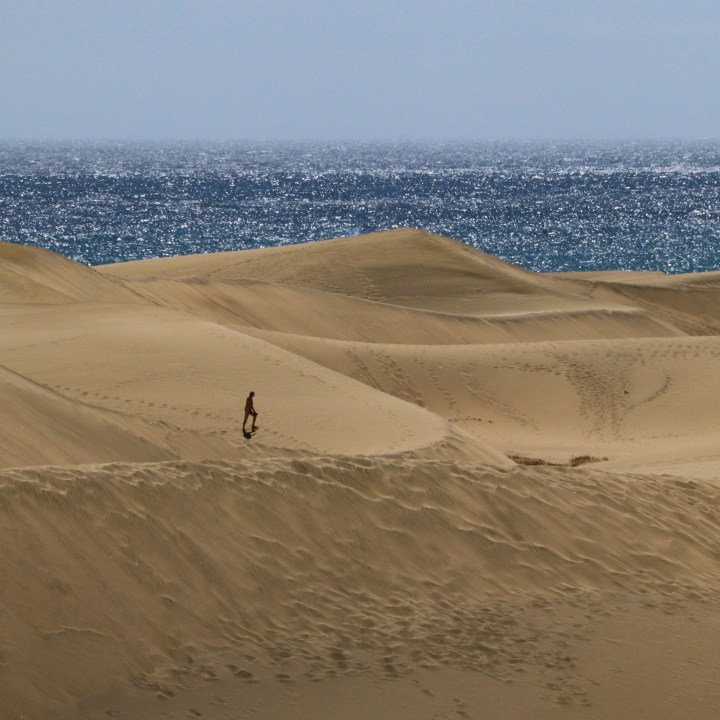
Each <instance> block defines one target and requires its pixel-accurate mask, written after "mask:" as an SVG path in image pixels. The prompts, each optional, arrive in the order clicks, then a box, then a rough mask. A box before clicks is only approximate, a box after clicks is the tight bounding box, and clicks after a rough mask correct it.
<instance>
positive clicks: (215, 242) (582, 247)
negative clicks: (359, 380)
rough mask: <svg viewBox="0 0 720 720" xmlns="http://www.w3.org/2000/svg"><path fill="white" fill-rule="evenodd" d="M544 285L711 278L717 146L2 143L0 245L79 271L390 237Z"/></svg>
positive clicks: (719, 231)
mask: <svg viewBox="0 0 720 720" xmlns="http://www.w3.org/2000/svg"><path fill="white" fill-rule="evenodd" d="M407 226H411V227H418V228H423V229H426V230H431V231H433V232H437V233H441V234H443V235H448V236H450V237H453V238H456V239H457V240H461V241H462V242H465V243H468V244H470V245H474V246H475V247H477V248H480V249H481V250H485V251H487V252H489V253H492V254H493V255H497V256H499V257H502V258H504V259H506V260H509V261H511V262H514V263H517V264H519V265H522V266H525V267H528V268H531V269H534V270H542V271H550V270H581V269H582V270H590V269H615V268H622V269H652V270H663V271H666V272H672V273H675V272H689V271H701V270H711V269H718V268H720V144H719V143H710V142H705V143H701V142H698V143H665V144H657V143H654V144H650V143H648V144H643V143H626V144H617V143H616V144H582V143H566V144H562V143H559V144H542V143H527V144H503V143H485V144H442V145H433V144H426V145H420V144H371V145H370V144H365V145H360V144H358V145H340V144H326V145H324V144H281V145H277V144H273V145H268V144H203V145H198V144H166V145H163V144H117V143H116V144H112V143H103V144H100V143H93V144H72V143H69V144H37V143H36V144H27V143H23V144H19V143H0V240H3V241H7V242H15V243H23V244H30V245H38V246H41V247H44V248H48V249H50V250H54V251H56V252H59V253H62V254H64V255H66V256H68V257H70V258H73V259H75V260H78V261H80V262H84V263H87V264H90V265H96V264H101V263H110V262H118V261H124V260H135V259H142V258H148V257H161V256H169V255H182V254H188V253H198V252H214V251H218V250H235V249H242V248H256V247H267V246H272V245H280V244H288V243H302V242H308V241H311V240H318V239H323V238H331V237H339V236H344V235H353V234H358V233H365V232H370V231H373V230H383V229H387V228H394V227H407Z"/></svg>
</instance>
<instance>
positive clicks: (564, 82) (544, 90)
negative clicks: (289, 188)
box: [0, 0, 720, 140]
mask: <svg viewBox="0 0 720 720" xmlns="http://www.w3.org/2000/svg"><path fill="white" fill-rule="evenodd" d="M0 17H1V18H2V20H1V22H0V139H33V140H82V139H93V140H102V139H114V140H176V139H177V140H180V139H183V140H534V139H720V131H719V122H720V93H719V92H718V83H719V80H718V79H719V78H720V42H718V37H719V36H720V32H719V31H720V3H719V2H718V1H717V0H605V1H604V2H599V1H598V0H415V1H410V0H362V1H353V0H346V1H345V2H339V0H305V1H304V2H298V0H122V2H120V1H112V0H0Z"/></svg>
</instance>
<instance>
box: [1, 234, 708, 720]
mask: <svg viewBox="0 0 720 720" xmlns="http://www.w3.org/2000/svg"><path fill="white" fill-rule="evenodd" d="M719 301H720V274H719V273H705V274H696V275H680V276H673V277H667V276H664V275H662V274H659V273H639V272H633V273H622V272H608V273H598V272H595V273H567V274H557V273H554V274H548V275H540V274H536V273H532V272H529V271H526V270H523V269H521V268H518V267H514V266H512V265H509V264H507V263H505V262H503V261H501V260H499V259H497V258H494V257H490V256H488V255H486V254H483V253H481V252H479V251H477V250H474V249H472V248H469V247H467V246H464V245H462V244H460V243H457V242H455V241H453V240H451V239H448V238H443V237H439V236H436V235H431V234H428V233H424V232H420V231H415V230H394V231H389V232H385V233H377V234H374V235H370V236H364V237H353V238H345V239H339V240H330V241H325V242H318V243H312V244H307V245H299V246H288V247H281V248H272V249H265V250H251V251H241V252H234V253H221V254H213V255H196V256H189V257H178V258H167V259H158V260H145V261H140V262H133V263H125V264H119V265H112V266H103V267H98V268H94V269H91V268H87V267H84V266H80V265H77V264H75V263H73V262H71V261H69V260H67V259H64V258H62V257H59V256H56V255H53V254H51V253H49V252H46V251H42V250H37V249H32V248H25V247H20V246H16V245H7V244H0V358H1V360H0V407H1V408H2V412H0V468H2V469H0V539H2V547H3V551H2V555H1V556H0V557H1V558H2V567H3V582H2V590H1V591H0V592H1V596H0V597H1V599H0V628H1V629H2V637H3V644H2V647H0V698H1V701H0V707H1V709H2V710H1V712H0V718H2V720H5V718H8V720H16V719H19V718H23V719H27V718H33V719H35V718H37V719H39V720H46V719H49V718H58V719H59V720H83V719H85V718H87V719H92V720H95V719H98V720H100V719H102V720H107V718H113V719H115V720H130V719H132V720H135V719H138V718H142V720H154V719H155V718H157V719H160V718H206V719H207V720H226V719H227V720H231V719H232V720H236V719H239V718H253V719H258V720H260V719H265V718H267V719H268V720H285V719H287V720H290V719H293V720H303V719H305V718H307V720H324V719H327V720H330V719H331V718H332V719H333V720H334V719H335V718H347V719H349V720H373V719H375V718H390V719H398V720H401V719H402V720H405V719H407V720H411V719H412V720H415V719H420V720H424V719H427V720H439V719H441V718H448V719H450V718H463V717H466V718H487V719H489V720H504V719H510V720H513V719H515V718H517V719H520V718H528V717H532V718H540V719H541V720H542V719H544V718H547V719H551V718H552V719H554V718H558V717H564V718H569V719H571V720H574V719H575V718H577V719H586V718H623V720H633V719H638V720H639V719H640V718H651V717H652V718H658V719H659V720H671V719H672V720H674V719H676V718H678V719H679V718H693V719H700V720H704V719H705V718H707V719H708V720H709V719H710V718H712V719H713V720H714V719H715V718H716V717H717V708H718V707H720V683H718V682H717V680H718V678H719V677H720V663H719V662H718V660H717V648H718V647H720V621H719V620H718V618H719V617H720V613H719V612H718V610H720V607H718V600H717V597H718V592H719V591H720V564H719V562H718V550H717V547H718V540H719V538H720V499H719V498H720V450H719V449H718V447H719V446H718V433H719V430H720V377H719V374H720V373H719V371H718V367H719V366H720V335H719V332H720V302H719ZM250 390H254V391H255V406H256V408H257V410H258V411H259V413H260V414H259V418H258V425H259V429H258V431H257V432H256V433H255V434H254V435H253V436H252V437H251V438H250V439H247V438H245V437H244V436H243V433H242V420H243V407H244V402H245V397H246V395H247V394H248V392H249V391H250Z"/></svg>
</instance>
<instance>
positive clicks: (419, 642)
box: [0, 457, 720, 717]
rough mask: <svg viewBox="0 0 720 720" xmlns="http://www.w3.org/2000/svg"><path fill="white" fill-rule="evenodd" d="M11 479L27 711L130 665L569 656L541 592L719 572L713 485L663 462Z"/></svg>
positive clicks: (524, 660)
mask: <svg viewBox="0 0 720 720" xmlns="http://www.w3.org/2000/svg"><path fill="white" fill-rule="evenodd" d="M620 498H621V501H620ZM0 500H1V501H2V502H0V513H2V519H1V520H2V521H1V522H0V532H1V533H2V540H3V545H4V547H5V548H6V550H5V551H4V554H3V563H4V570H5V577H6V578H9V577H12V578H18V579H19V578H22V582H19V583H15V584H12V585H11V584H9V583H7V582H6V583H3V588H2V590H1V591H0V592H1V593H2V600H3V608H4V613H3V615H2V616H1V618H0V623H2V632H3V637H4V638H5V643H4V647H3V659H4V662H3V664H2V665H0V688H1V689H2V696H3V700H4V705H5V707H6V708H10V709H12V710H13V711H15V712H16V713H18V714H20V713H28V714H30V716H34V713H36V712H38V710H39V709H43V710H44V711H45V712H50V713H52V716H53V717H70V716H71V717H78V715H77V714H75V715H72V714H70V713H69V711H68V709H67V705H66V701H65V698H68V697H70V698H87V697H92V696H93V694H94V693H99V692H100V691H102V690H103V689H104V688H106V687H107V682H108V678H113V677H131V678H134V680H133V682H134V684H135V687H136V688H138V689H140V690H142V689H144V690H145V692H147V693H148V695H149V697H150V698H151V699H152V698H153V696H155V695H157V696H158V697H159V699H163V698H164V699H166V700H167V699H170V698H171V697H172V696H173V695H174V694H175V693H177V692H179V691H180V690H181V689H182V688H185V687H192V686H193V685H197V684H203V683H207V682H208V680H209V679H212V677H211V676H216V677H217V674H218V673H221V674H222V673H226V674H228V675H229V674H230V673H229V671H230V672H232V673H236V674H237V677H238V678H239V679H240V680H243V679H244V680H245V681H250V682H254V681H256V680H257V679H260V678H263V677H264V676H265V675H267V676H268V677H272V676H273V675H274V676H275V677H284V678H287V679H289V680H293V679H301V678H310V679H318V680H322V679H329V678H331V677H335V678H337V677H353V676H366V677H367V676H369V677H374V678H377V679H381V678H392V677H398V676H402V675H404V674H406V673H408V672H410V671H411V669H412V668H413V667H417V666H424V667H427V668H439V667H443V666H445V667H456V668H464V669H474V670H476V671H481V672H483V673H489V674H490V675H492V676H494V677H499V678H503V679H512V678H516V677H518V673H519V672H523V671H527V670H532V669H533V668H538V667H543V668H544V672H550V673H551V674H552V673H557V674H560V675H562V673H563V672H564V671H563V668H562V665H563V663H562V662H560V661H558V660H556V659H555V655H554V654H553V653H552V652H550V651H549V650H548V649H547V647H546V643H547V640H548V638H549V636H550V635H551V634H552V632H551V631H550V630H547V631H545V633H544V632H543V631H539V630H538V629H536V630H535V633H534V638H535V639H534V640H530V641H529V640H528V637H527V636H526V634H525V633H527V628H524V627H522V625H519V624H518V617H519V616H521V615H522V608H523V603H524V602H527V603H539V605H537V606H538V607H543V603H544V602H545V601H543V600H542V599H541V595H544V594H547V593H553V594H554V595H555V602H556V603H557V604H558V605H562V604H563V602H565V601H567V602H577V601H578V600H579V599H580V598H583V600H582V601H583V602H584V603H587V604H588V607H590V606H592V602H593V601H592V597H593V594H594V593H597V592H620V591H622V590H626V591H632V592H633V593H635V594H641V595H645V596H646V598H647V599H648V601H650V600H651V599H653V601H654V602H661V601H662V599H663V598H665V599H666V600H667V601H668V602H670V601H672V598H673V597H674V596H675V594H676V593H677V592H678V590H679V589H680V588H682V589H683V591H684V592H685V593H686V594H688V595H690V596H692V597H695V598H697V599H702V598H705V597H710V596H712V595H713V594H714V593H715V589H716V587H717V584H718V579H719V578H718V566H717V551H716V547H715V545H716V543H715V540H716V537H717V532H718V529H719V524H720V506H719V505H718V497H717V493H716V492H709V491H708V490H704V489H703V488H701V487H698V486H696V485H694V484H688V483H683V482H673V481H668V482H665V483H662V484H658V483H657V482H656V481H655V480H654V479H652V478H642V477H637V478H634V479H633V481H632V482H627V481H626V480H624V479H621V478H618V479H613V478H612V477H611V476H607V475H604V474H599V473H590V472H588V471H583V472H582V473H578V472H575V471H569V470H565V471H559V470H557V469H552V471H551V470H550V469H542V468H538V469H529V468H522V469H520V468H515V469H506V470H502V469H491V468H484V469H480V468H478V467H477V466H465V465H462V464H458V463H442V462H415V461H410V460H406V461H402V462H398V461H388V462H387V463H385V464H384V465H382V466H380V465H378V464H377V463H373V462H370V461H369V460H368V459H367V458H347V459H337V458H329V457H324V458H317V459H315V460H313V461H312V462H303V461H292V460H287V459H285V460H282V459H274V460H270V459H268V460H263V461H256V462H253V463H227V462H224V463H223V462H210V463H203V464H192V463H162V464H145V465H143V466H138V465H108V466H104V467H98V468H95V469H90V468H88V469H82V468H75V469H69V468H68V469H63V468H55V469H51V468H48V469H45V470H44V471H43V473H42V474H41V473H39V472H38V471H37V470H32V469H30V470H16V471H4V472H3V473H2V474H1V475H0ZM278 518H282V522H281V523H279V522H278ZM689 527H692V528H693V534H692V535H691V536H690V535H688V534H687V528H689ZM658 548H663V551H662V553H658ZM100 568H101V569H102V570H101V571H100ZM539 592H540V593H541V595H538V593H539ZM498 593H500V594H501V596H504V597H509V596H513V595H514V596H515V598H516V599H515V600H505V601H503V602H498V601H497V599H494V598H497V597H498ZM523 597H524V598H525V600H522V598H523ZM240 598H242V601H241V602H239V601H238V600H239V599H240ZM563 598H564V599H565V600H563ZM109 600H111V601H110V602H108V601H109ZM139 609H142V610H141V611H139ZM556 662H557V666H556V665H555V663H556ZM548 668H549V670H548ZM553 668H555V670H553ZM228 669H229V671H228ZM578 692H579V693H581V691H578ZM110 707H112V706H110ZM76 711H77V708H76ZM63 713H67V714H65V715H64V714H63Z"/></svg>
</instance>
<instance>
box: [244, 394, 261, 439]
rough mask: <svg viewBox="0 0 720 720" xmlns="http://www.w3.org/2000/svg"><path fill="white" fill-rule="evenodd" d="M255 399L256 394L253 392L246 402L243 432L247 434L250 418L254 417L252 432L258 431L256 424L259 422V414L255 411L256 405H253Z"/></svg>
mask: <svg viewBox="0 0 720 720" xmlns="http://www.w3.org/2000/svg"><path fill="white" fill-rule="evenodd" d="M254 397H255V392H254V391H251V392H250V394H249V395H248V396H247V400H245V419H244V420H243V432H246V430H245V425H246V424H247V421H248V418H249V417H250V416H251V415H252V427H251V428H250V432H255V431H256V430H257V425H256V424H255V421H256V420H257V416H258V414H257V412H256V410H255V405H254V403H253V398H254Z"/></svg>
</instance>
